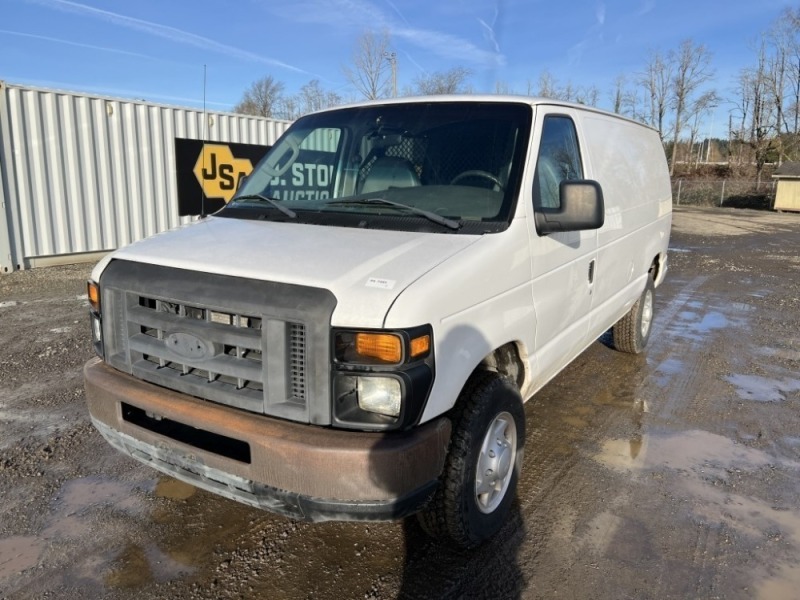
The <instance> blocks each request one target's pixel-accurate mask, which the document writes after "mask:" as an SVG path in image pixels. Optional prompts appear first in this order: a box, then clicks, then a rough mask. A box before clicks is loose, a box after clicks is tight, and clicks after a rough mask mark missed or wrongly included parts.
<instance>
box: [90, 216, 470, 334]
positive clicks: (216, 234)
mask: <svg viewBox="0 0 800 600" xmlns="http://www.w3.org/2000/svg"><path fill="white" fill-rule="evenodd" d="M479 239H481V236H473V235H448V234H436V233H416V232H407V231H385V230H370V229H356V228H345V227H326V226H319V225H305V224H300V223H297V224H295V223H276V222H271V221H245V220H240V219H226V218H220V217H208V218H206V219H203V220H202V221H199V222H196V223H192V224H190V225H187V226H184V227H181V228H178V229H175V230H172V231H169V232H166V233H161V234H157V235H155V236H153V237H150V238H148V239H145V240H142V241H139V242H136V243H134V244H131V245H130V246H127V247H125V248H122V249H120V250H118V251H116V252H114V253H113V254H111V255H109V256H107V257H106V258H104V259H103V260H102V261H101V262H100V263H99V264H98V265H97V267H96V268H95V270H94V271H93V273H92V278H93V279H94V280H95V281H98V280H99V277H100V274H101V273H102V270H103V269H104V268H105V266H106V265H107V264H108V263H109V262H110V261H111V260H114V259H120V260H130V261H136V262H143V263H149V264H155V265H162V266H166V267H173V268H178V269H186V270H191V271H199V272H207V273H216V274H220V275H230V276H233V277H243V278H248V279H258V280H263V281H276V282H283V283H291V284H296V285H303V286H310V287H316V288H324V289H328V290H330V291H331V292H333V294H334V295H335V296H336V299H337V306H336V309H335V310H334V313H333V317H332V320H333V322H332V325H334V326H345V327H382V326H383V324H384V319H385V317H386V313H387V312H388V310H389V308H390V307H391V305H392V303H393V302H394V300H395V298H397V296H398V295H399V294H400V292H402V291H403V290H404V289H405V288H406V287H408V286H409V285H410V284H411V283H412V282H414V281H415V280H416V279H418V278H419V277H421V276H422V275H423V274H425V273H427V272H428V271H430V270H431V269H433V268H434V267H436V266H437V265H439V264H441V263H442V262H444V261H445V260H447V259H448V258H450V257H451V256H453V255H454V254H456V253H458V252H460V251H461V250H463V249H464V248H466V247H467V246H470V245H471V244H473V243H475V242H476V241H478V240H479ZM408 325H409V326H412V325H419V323H409V324H408Z"/></svg>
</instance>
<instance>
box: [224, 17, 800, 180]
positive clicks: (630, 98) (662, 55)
mask: <svg viewBox="0 0 800 600" xmlns="http://www.w3.org/2000/svg"><path fill="white" fill-rule="evenodd" d="M342 74H343V75H344V77H345V79H346V80H347V82H348V84H349V87H350V89H352V90H355V95H351V96H349V97H344V96H342V95H341V94H339V93H338V92H335V91H332V90H327V89H324V88H323V86H322V85H321V83H320V81H319V80H317V79H313V80H311V81H309V82H308V83H307V84H305V85H304V86H302V87H301V88H300V90H299V91H298V92H297V93H296V94H287V93H286V92H285V87H284V84H283V83H281V82H279V81H277V80H275V79H274V78H273V77H272V76H271V75H268V76H266V77H263V78H261V79H259V80H257V81H254V82H253V83H252V84H251V86H250V87H249V88H248V89H247V90H245V92H244V94H243V95H242V98H241V100H240V102H239V103H238V104H237V105H236V106H235V107H234V111H235V112H240V113H244V114H253V115H259V116H264V117H271V118H278V119H289V120H293V119H296V118H298V117H299V116H301V115H303V114H306V113H308V112H312V111H315V110H320V109H323V108H328V107H332V106H337V105H340V104H343V103H344V102H348V101H355V100H357V99H359V98H364V99H369V100H372V99H380V98H388V97H392V96H395V95H403V96H410V95H430V94H464V93H467V94H468V93H474V92H475V91H476V90H474V89H473V88H472V87H471V85H470V84H469V78H470V76H471V75H472V73H471V72H470V70H469V69H467V68H465V67H462V66H454V67H452V68H450V69H447V70H445V71H439V72H433V73H426V74H422V75H418V76H417V77H416V78H415V79H414V80H413V81H412V83H411V85H407V86H405V87H404V88H403V89H402V90H398V89H397V54H396V52H394V50H393V47H392V43H391V38H390V36H389V34H388V33H387V32H373V31H367V32H365V33H363V34H362V35H361V36H360V37H359V38H358V39H357V41H356V44H355V47H354V50H353V54H352V56H351V59H350V62H349V63H348V64H347V65H344V66H343V67H342ZM715 83H716V82H715V70H714V68H713V57H712V54H711V52H710V51H709V49H708V48H707V47H706V46H705V45H704V44H699V43H695V42H694V41H693V40H691V39H687V40H684V41H683V42H681V43H680V44H679V45H678V47H676V48H673V49H669V50H666V51H665V50H653V51H651V52H650V54H649V55H648V57H647V59H646V61H645V62H644V64H643V65H642V68H641V69H640V70H638V71H636V72H633V73H627V74H621V75H619V76H618V77H617V78H616V79H615V80H614V83H613V87H612V89H610V90H609V91H608V92H607V93H606V94H605V95H604V94H603V93H602V91H601V90H600V89H599V88H598V87H597V86H595V85H593V84H589V85H576V84H574V83H573V82H571V81H566V82H564V83H562V82H559V81H558V79H557V78H556V77H555V76H554V75H553V74H551V73H550V72H549V71H547V70H544V71H542V72H541V73H540V74H539V77H538V79H537V80H536V81H532V80H529V81H528V82H527V85H526V89H525V90H514V89H512V88H511V87H510V86H509V85H508V84H505V83H503V82H499V81H498V82H496V83H495V88H494V90H492V92H493V93H498V94H507V93H520V92H521V93H524V94H526V95H535V96H542V97H548V98H553V99H557V100H566V101H571V102H577V103H580V104H585V105H589V106H599V105H600V104H601V103H603V100H604V99H605V100H606V102H605V103H603V104H604V105H605V107H606V108H609V109H610V110H611V111H613V112H616V113H619V114H622V115H625V116H628V117H630V118H632V119H635V120H638V121H641V122H643V123H646V124H648V125H650V126H652V127H654V128H655V129H657V130H658V132H659V134H660V135H661V139H662V142H663V143H664V145H665V149H666V151H667V156H668V158H669V163H670V173H671V174H674V172H675V168H676V164H678V163H692V162H693V157H694V154H695V152H696V151H697V150H696V147H697V145H698V141H700V142H701V144H702V143H703V142H705V141H707V142H708V143H709V146H708V147H706V148H707V149H708V148H710V144H711V141H710V140H701V138H700V131H699V130H700V127H701V125H702V124H703V123H704V122H705V119H706V118H707V117H709V115H710V114H711V113H712V112H713V111H714V110H715V109H716V108H717V107H718V106H719V105H720V104H721V103H722V102H723V100H724V101H726V102H727V103H728V104H729V105H731V106H733V107H734V108H733V109H732V110H730V111H729V113H728V115H727V121H728V122H727V130H728V131H727V140H719V142H720V143H718V144H717V147H719V148H724V149H725V153H726V156H725V157H723V158H724V159H726V160H727V162H728V163H729V164H734V163H737V164H739V165H751V164H752V165H754V166H755V170H756V176H757V177H759V178H760V177H761V174H762V171H763V169H764V166H765V165H766V164H767V163H768V162H779V163H780V162H783V161H786V160H796V159H798V158H800V8H786V9H785V10H784V11H783V13H781V15H780V16H779V18H778V19H777V20H776V21H775V23H773V25H772V26H771V27H770V28H769V29H768V30H767V31H765V32H762V33H761V34H760V35H759V37H758V39H757V41H756V42H755V44H754V46H753V62H752V64H750V65H748V66H745V67H744V68H742V69H741V70H740V71H739V74H738V76H737V77H736V80H735V82H733V86H732V87H731V88H729V89H728V92H727V93H726V95H725V96H724V97H723V96H722V95H721V94H720V91H719V90H718V89H717V88H716V87H715Z"/></svg>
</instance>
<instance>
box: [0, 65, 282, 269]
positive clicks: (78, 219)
mask: <svg viewBox="0 0 800 600" xmlns="http://www.w3.org/2000/svg"><path fill="white" fill-rule="evenodd" d="M288 126H289V122H288V121H280V120H273V119H266V118H262V117H253V116H248V115H238V114H231V113H223V112H210V111H205V112H204V111H203V110H199V109H196V108H185V107H177V106H167V105H163V104H155V103H151V102H146V101H144V100H131V99H122V98H110V97H102V96H96V95H92V94H84V93H79V92H69V91H61V90H51V89H41V88H35V87H29V86H21V85H16V84H9V83H5V82H2V81H0V203H2V210H0V272H2V273H7V272H10V271H13V270H17V269H25V268H29V267H35V266H39V265H47V264H59V263H70V262H79V261H82V260H92V259H94V258H95V257H97V256H99V255H100V254H102V253H105V252H108V251H110V250H114V249H116V248H119V247H121V246H124V245H126V244H129V243H131V242H134V241H136V240H139V239H142V238H145V237H147V236H150V235H153V234H155V233H159V232H162V231H166V230H168V229H171V228H173V227H176V226H178V225H180V224H183V223H186V222H188V221H189V220H191V219H192V218H193V217H191V216H180V215H179V211H178V185H177V174H176V160H175V145H176V142H175V140H176V139H189V140H205V141H207V142H215V143H227V142H230V143H238V144H251V145H259V146H265V147H266V146H270V145H272V144H274V143H275V141H276V140H277V138H278V137H280V135H281V134H282V133H283V132H284V131H285V130H286V128H287V127H288Z"/></svg>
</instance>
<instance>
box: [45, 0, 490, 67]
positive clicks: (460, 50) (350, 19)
mask: <svg viewBox="0 0 800 600" xmlns="http://www.w3.org/2000/svg"><path fill="white" fill-rule="evenodd" d="M61 1H64V0H61ZM386 2H387V4H388V5H389V6H390V7H391V9H392V12H394V13H396V14H397V15H398V16H399V19H397V18H395V16H394V15H393V14H391V13H389V12H387V11H384V10H382V9H381V8H380V7H378V6H377V5H376V4H374V3H373V2H370V1H368V0H297V1H295V2H286V3H281V4H278V5H275V4H273V3H269V4H267V3H263V2H262V4H263V5H264V6H265V8H267V9H268V10H271V11H273V12H275V13H276V14H279V15H281V16H282V17H283V18H286V19H288V20H292V21H295V22H301V23H318V24H324V25H326V26H328V27H330V28H332V29H340V30H345V31H352V32H358V31H364V30H373V31H386V32H388V33H389V35H390V36H392V37H395V38H397V39H401V40H403V41H406V42H408V43H409V44H412V45H414V46H416V47H417V48H419V49H420V50H424V51H426V52H431V53H433V54H436V55H437V56H440V57H443V58H448V59H457V60H459V61H462V62H467V63H470V64H478V65H485V66H490V67H494V66H498V65H504V64H505V56H503V55H502V54H501V53H500V52H499V51H498V50H497V49H495V50H493V51H489V50H484V49H483V48H480V47H478V46H477V45H475V44H474V43H473V42H471V41H470V40H468V39H465V38H463V37H460V36H457V35H453V34H450V33H446V32H443V31H436V30H433V29H422V28H419V27H414V26H412V25H410V24H409V23H408V21H407V20H406V18H405V17H404V16H403V15H402V13H400V11H399V10H398V9H397V7H396V6H395V5H394V4H393V3H392V2H391V0H386ZM400 21H402V23H401V22H400Z"/></svg>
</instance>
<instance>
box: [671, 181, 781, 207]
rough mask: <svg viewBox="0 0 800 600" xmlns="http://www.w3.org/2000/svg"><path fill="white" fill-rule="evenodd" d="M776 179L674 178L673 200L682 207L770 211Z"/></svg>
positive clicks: (773, 201)
mask: <svg viewBox="0 0 800 600" xmlns="http://www.w3.org/2000/svg"><path fill="white" fill-rule="evenodd" d="M775 187H776V184H775V181H749V180H738V179H708V180H703V179H673V181H672V201H673V202H674V203H675V204H676V205H680V206H726V207H729V208H755V209H761V210H770V209H771V208H772V206H773V204H774V203H775Z"/></svg>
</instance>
